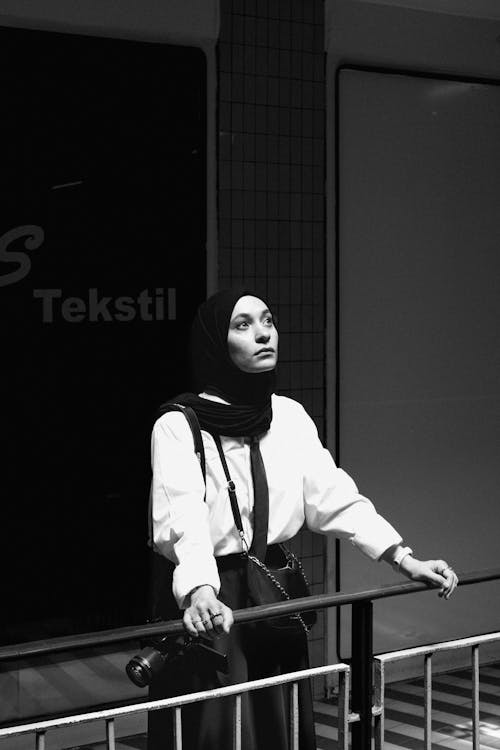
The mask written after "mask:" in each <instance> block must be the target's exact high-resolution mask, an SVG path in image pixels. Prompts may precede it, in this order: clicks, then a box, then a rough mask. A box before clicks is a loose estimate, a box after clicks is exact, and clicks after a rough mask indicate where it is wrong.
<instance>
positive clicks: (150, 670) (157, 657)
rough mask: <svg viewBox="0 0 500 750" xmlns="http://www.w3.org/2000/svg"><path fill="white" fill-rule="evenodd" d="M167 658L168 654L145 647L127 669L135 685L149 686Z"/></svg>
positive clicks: (134, 657) (133, 658)
mask: <svg viewBox="0 0 500 750" xmlns="http://www.w3.org/2000/svg"><path fill="white" fill-rule="evenodd" d="M165 659H166V654H162V653H161V651H158V650H157V649H155V648H143V649H142V651H140V652H139V653H138V654H136V655H135V656H133V657H132V659H131V660H130V661H129V663H128V664H127V666H126V667H125V669H126V672H127V674H128V676H129V678H130V680H132V682H133V683H134V685H137V687H147V685H149V684H150V682H151V680H152V679H153V677H154V676H155V674H157V673H158V672H160V671H161V670H162V668H163V665H164V664H165Z"/></svg>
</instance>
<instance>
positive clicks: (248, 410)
mask: <svg viewBox="0 0 500 750" xmlns="http://www.w3.org/2000/svg"><path fill="white" fill-rule="evenodd" d="M246 295H251V296H253V297H258V298H259V299H261V297H260V295H258V294H255V292H253V291H250V290H247V289H226V290H223V291H220V292H217V293H216V294H214V295H212V296H211V297H209V299H207V300H206V302H204V303H203V304H202V305H200V307H199V308H198V312H197V314H196V317H195V319H194V322H193V326H192V330H191V344H190V352H191V367H192V373H193V380H194V387H195V389H196V390H197V391H206V392H207V393H211V394H214V395H216V396H219V397H220V398H223V399H224V400H225V401H228V402H229V404H221V403H218V402H216V401H211V400H209V399H206V398H201V397H200V396H197V395H195V394H193V393H183V394H182V395H180V396H177V397H176V398H174V399H171V401H174V402H176V403H181V404H183V405H185V406H191V407H192V408H193V409H194V411H195V412H196V415H197V417H198V420H199V422H200V427H201V429H202V430H207V431H208V432H210V433H212V434H218V435H229V436H232V437H252V436H254V435H260V434H262V433H263V432H267V430H268V429H269V427H270V424H271V420H272V407H271V394H272V393H273V391H274V388H275V381H276V373H275V370H271V371H269V372H259V373H246V372H243V371H242V370H240V369H239V368H238V367H237V366H236V365H235V364H234V362H233V361H232V359H231V357H230V355H229V349H228V345H227V335H228V331H229V322H230V320H231V313H232V312H233V310H234V306H235V305H236V303H237V302H238V300H239V299H240V298H241V297H244V296H246ZM160 411H161V410H160Z"/></svg>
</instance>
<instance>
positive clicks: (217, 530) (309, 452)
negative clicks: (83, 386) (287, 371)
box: [151, 394, 401, 607]
mask: <svg viewBox="0 0 500 750" xmlns="http://www.w3.org/2000/svg"><path fill="white" fill-rule="evenodd" d="M202 395H203V396H205V397H206V398H212V399H213V400H219V401H220V399H217V397H215V396H208V395H207V394H202ZM272 407H273V419H272V422H271V427H270V429H269V431H268V432H266V433H265V434H264V435H263V436H262V438H261V440H260V450H261V453H262V458H263V461H264V465H265V469H266V475H267V482H268V486H269V527H268V528H269V530H268V544H274V543H276V542H285V541H287V540H288V539H291V538H292V537H293V536H295V534H296V533H297V532H298V531H299V529H300V528H301V527H302V525H303V524H304V523H306V525H307V527H308V528H309V529H311V530H312V531H317V532H320V533H322V534H334V535H336V536H338V537H341V538H343V539H348V540H349V541H350V542H352V544H354V545H355V546H356V547H358V548H359V549H360V550H361V551H362V552H363V553H364V554H366V555H367V556H368V557H370V558H372V559H378V558H379V557H380V556H381V555H382V554H383V552H385V550H387V549H388V548H389V547H391V546H392V545H396V544H399V543H400V542H401V536H400V535H399V534H398V533H397V531H396V530H395V529H394V528H393V527H392V526H391V524H390V523H388V522H387V521H386V520H385V519H384V518H382V516H380V515H379V514H378V513H377V511H376V510H375V508H374V506H373V504H372V503H371V502H370V500H368V499H367V498H366V497H363V496H362V495H360V494H359V492H358V489H357V487H356V485H355V483H354V481H353V480H352V479H351V477H350V476H349V475H348V474H346V473H345V471H343V470H342V469H340V468H338V467H337V466H336V465H335V463H334V461H333V459H332V456H331V455H330V453H329V452H328V451H327V450H326V449H325V448H323V446H322V444H321V442H320V440H319V437H318V433H317V430H316V426H315V424H314V422H313V421H312V419H311V418H310V417H309V416H308V414H307V413H306V411H305V410H304V408H303V407H302V406H301V405H300V404H299V403H298V402H297V401H294V400H292V399H290V398H286V397H285V396H276V395H273V397H272ZM202 436H203V444H204V447H205V457H206V500H205V499H204V497H205V485H204V482H203V476H202V472H201V468H200V465H199V463H198V459H197V458H196V455H195V453H194V445H193V439H192V436H191V430H190V428H189V425H188V423H187V420H186V418H185V416H184V415H183V414H182V413H180V412H167V413H166V414H164V415H163V416H162V417H160V419H158V420H157V422H156V423H155V425H154V429H153V434H152V468H153V479H152V485H151V493H152V518H153V540H154V545H155V549H156V550H157V551H158V552H160V553H161V554H163V555H165V556H166V557H167V558H169V559H170V560H172V561H173V562H174V563H175V564H176V567H175V571H174V578H173V593H174V595H175V598H176V600H177V603H178V604H179V606H180V607H184V606H187V605H188V604H189V602H188V601H186V597H187V595H188V594H189V592H190V591H191V590H192V589H193V588H195V587H196V586H200V585H202V584H210V585H211V586H213V587H214V589H215V591H216V592H217V593H218V591H219V588H220V581H219V575H218V571H217V565H216V562H215V557H219V556H221V555H227V554H231V553H235V552H241V540H240V537H239V535H238V532H237V530H236V526H235V523H234V518H233V514H232V511H231V505H230V501H229V496H228V492H227V480H226V476H225V474H224V469H223V467H222V463H221V460H220V456H219V453H218V451H217V446H216V445H215V442H214V439H213V437H212V436H211V435H210V434H209V433H208V432H205V431H203V430H202ZM221 442H222V447H223V449H224V453H225V456H226V460H227V464H228V468H229V473H230V475H231V478H232V480H233V481H234V484H235V486H236V495H237V497H238V505H239V508H240V513H241V519H242V522H243V529H244V532H245V537H246V541H247V543H248V545H250V544H251V541H252V520H253V486H252V477H251V471H250V446H249V442H248V440H245V439H244V438H233V437H224V436H222V437H221Z"/></svg>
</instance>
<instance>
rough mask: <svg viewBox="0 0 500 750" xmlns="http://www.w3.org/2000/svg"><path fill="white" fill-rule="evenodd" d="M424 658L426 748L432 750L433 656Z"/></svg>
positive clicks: (429, 655) (428, 655)
mask: <svg viewBox="0 0 500 750" xmlns="http://www.w3.org/2000/svg"><path fill="white" fill-rule="evenodd" d="M424 658H425V661H424V747H425V750H432V654H426V655H425V657H424Z"/></svg>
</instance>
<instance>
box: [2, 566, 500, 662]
mask: <svg viewBox="0 0 500 750" xmlns="http://www.w3.org/2000/svg"><path fill="white" fill-rule="evenodd" d="M459 578H460V582H459V586H468V585H471V584H475V583H484V582H486V581H494V580H500V568H487V569H485V570H478V571H472V572H469V573H465V574H460V575H459ZM418 591H429V587H428V586H427V585H426V584H425V583H418V582H414V581H408V582H405V583H396V584H386V585H384V586H380V587H379V588H375V589H368V590H366V591H351V592H349V591H347V592H339V593H335V594H316V595H314V596H308V597H305V598H303V599H293V600H291V601H285V602H279V603H277V604H265V605H261V606H259V607H248V608H247V609H239V610H236V611H234V612H233V615H234V621H235V623H244V622H254V621H257V620H266V619H270V618H274V617H283V616H284V615H290V614H294V613H296V612H304V611H308V610H319V609H326V608H328V607H339V606H343V605H346V604H355V603H359V602H366V601H374V600H376V599H386V598H389V597H392V596H402V595H404V594H412V593H417V592H418ZM183 630H184V628H183V624H182V620H172V621H169V622H163V621H162V622H155V623H149V624H147V625H132V626H126V627H122V628H113V629H110V630H98V631H95V632H92V633H80V634H77V635H70V636H59V637H56V638H46V639H43V640H38V641H30V642H27V643H19V644H12V645H10V646H3V647H1V648H0V662H2V661H7V660H11V659H22V658H27V657H35V656H43V655H44V654H54V653H58V652H61V651H71V650H74V649H80V648H91V647H96V646H105V645H108V644H112V643H123V642H124V641H137V640H140V639H143V638H151V637H152V636H158V635H172V636H174V635H179V634H181V633H182V632H183Z"/></svg>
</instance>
